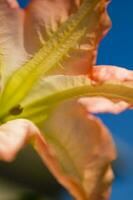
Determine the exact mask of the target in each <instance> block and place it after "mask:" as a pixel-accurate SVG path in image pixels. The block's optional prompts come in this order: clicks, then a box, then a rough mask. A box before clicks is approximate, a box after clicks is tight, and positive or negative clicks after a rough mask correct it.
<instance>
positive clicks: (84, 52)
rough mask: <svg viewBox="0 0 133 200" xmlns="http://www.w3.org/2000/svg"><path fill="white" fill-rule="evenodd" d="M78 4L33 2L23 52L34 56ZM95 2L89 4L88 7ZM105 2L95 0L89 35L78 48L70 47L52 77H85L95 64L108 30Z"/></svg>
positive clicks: (76, 0)
mask: <svg viewBox="0 0 133 200" xmlns="http://www.w3.org/2000/svg"><path fill="white" fill-rule="evenodd" d="M82 2H84V1H81V0H63V1H62V0H54V1H49V0H45V1H42V0H32V1H31V3H30V4H29V6H28V8H26V12H25V15H26V20H25V48H26V49H27V51H28V52H29V53H30V54H33V53H34V52H36V51H37V50H38V49H39V48H40V47H41V46H42V44H44V43H45V41H47V40H48V39H49V37H51V36H52V34H54V33H53V32H54V31H56V30H57V28H58V27H59V26H60V25H61V24H62V23H63V22H64V21H66V20H67V19H68V18H69V17H70V16H71V15H72V14H73V13H75V12H76V11H77V9H78V8H79V5H80V4H81V3H82ZM93 3H94V2H93V1H92V2H91V1H90V4H93ZM106 6H107V1H106V0H98V1H97V3H96V6H95V7H94V8H93V10H92V11H91V14H90V15H89V16H88V22H87V24H88V31H87V33H86V37H85V38H83V39H82V40H81V42H80V44H77V46H76V47H73V50H72V51H71V54H70V55H69V58H67V57H66V59H65V61H63V63H62V66H63V67H62V68H61V67H60V66H59V67H58V69H57V70H54V71H53V73H54V74H55V73H56V74H62V73H63V74H86V73H88V71H89V68H90V67H91V66H92V65H94V64H95V60H96V51H97V47H98V44H99V41H100V40H101V38H102V37H103V36H104V35H105V33H106V32H107V31H108V29H109V27H110V19H109V17H108V15H107V13H106Z"/></svg>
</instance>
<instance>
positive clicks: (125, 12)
mask: <svg viewBox="0 0 133 200" xmlns="http://www.w3.org/2000/svg"><path fill="white" fill-rule="evenodd" d="M26 1H27V0H24V1H23V3H24V2H26ZM20 2H21V3H22V0H20ZM108 10H109V14H110V17H111V19H112V22H113V26H112V29H111V31H110V32H109V34H108V35H107V36H106V37H105V39H104V40H103V41H102V43H101V46H100V49H99V55H98V62H97V63H98V64H110V65H117V66H122V67H126V68H128V69H132V70H133V50H132V48H133V1H131V0H126V1H124V0H123V1H122V0H112V2H111V4H110V6H109V9H108ZM101 117H102V119H103V120H104V122H105V123H106V124H107V125H108V127H109V128H110V130H111V131H112V133H113V137H114V139H115V140H116V143H117V147H118V151H119V152H120V156H119V160H120V157H122V159H123V160H124V164H125V165H126V167H125V175H123V176H122V168H123V165H122V164H121V163H122V162H120V161H119V160H118V161H119V162H118V166H117V165H116V167H115V168H116V170H115V171H116V174H117V175H118V176H117V178H116V181H115V183H114V186H113V194H112V198H111V200H118V199H120V200H125V199H128V200H130V199H133V190H132V188H133V174H132V173H128V172H129V171H132V168H133V129H132V124H133V111H126V112H124V113H122V114H121V115H116V116H113V115H110V114H108V115H102V116H101ZM124 143H125V144H126V145H127V146H128V145H130V146H129V147H127V148H126V147H125V144H124ZM131 174H132V175H131ZM127 175H128V177H127Z"/></svg>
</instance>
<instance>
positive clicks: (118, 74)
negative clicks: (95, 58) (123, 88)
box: [93, 65, 133, 84]
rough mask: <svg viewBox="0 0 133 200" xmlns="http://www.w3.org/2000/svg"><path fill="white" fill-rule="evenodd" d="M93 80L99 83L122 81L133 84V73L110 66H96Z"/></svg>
mask: <svg viewBox="0 0 133 200" xmlns="http://www.w3.org/2000/svg"><path fill="white" fill-rule="evenodd" d="M93 79H94V80H95V81H97V82H106V81H121V82H127V83H130V84H133V71H131V70H128V69H125V68H122V67H116V66H109V65H100V66H94V68H93Z"/></svg>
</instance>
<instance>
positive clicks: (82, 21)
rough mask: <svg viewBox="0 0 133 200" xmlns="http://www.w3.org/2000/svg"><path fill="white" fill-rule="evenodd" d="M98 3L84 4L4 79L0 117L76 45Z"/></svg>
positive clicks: (88, 2) (92, 1) (17, 102)
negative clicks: (40, 47) (31, 56)
mask: <svg viewBox="0 0 133 200" xmlns="http://www.w3.org/2000/svg"><path fill="white" fill-rule="evenodd" d="M98 3H99V0H85V1H84V2H83V4H82V6H81V7H80V8H79V10H78V12H77V13H76V14H74V15H73V16H72V17H70V18H69V20H68V21H67V22H66V23H64V24H63V25H62V26H61V27H60V28H59V30H58V31H57V32H56V33H55V34H54V35H53V36H52V37H51V39H50V40H49V41H48V42H46V43H45V44H44V46H43V47H42V49H41V50H40V51H39V52H38V53H36V55H35V56H34V57H33V58H32V59H31V60H30V61H29V62H27V63H26V64H25V65H23V66H22V67H20V68H19V69H17V70H16V72H14V73H13V74H12V75H11V76H10V77H9V78H8V80H7V82H6V84H5V87H4V89H3V91H2V95H1V99H0V110H1V113H0V116H3V115H6V114H7V113H8V111H9V110H10V109H11V108H12V107H14V106H16V105H17V104H19V102H20V101H21V100H22V99H24V97H25V96H26V95H27V94H28V93H29V91H30V90H31V88H32V87H33V85H35V84H36V82H37V81H38V80H39V79H40V77H41V76H43V75H45V74H46V73H48V72H49V71H50V70H51V69H53V68H55V67H56V66H58V65H59V63H60V62H61V61H62V60H63V59H64V56H66V55H67V53H68V52H70V50H71V48H73V47H74V46H75V45H77V43H78V42H79V41H80V39H82V37H83V36H84V35H85V33H86V31H87V21H88V19H89V16H91V15H92V11H93V10H94V9H95V7H96V5H97V4H98ZM9 99H10V101H9Z"/></svg>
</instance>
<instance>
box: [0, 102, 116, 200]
mask: <svg viewBox="0 0 133 200" xmlns="http://www.w3.org/2000/svg"><path fill="white" fill-rule="evenodd" d="M43 129H44V131H45V134H44V137H42V136H41V134H40V132H39V130H38V129H37V128H36V127H35V126H34V125H33V124H32V122H30V121H28V120H25V119H18V120H13V121H10V122H8V123H6V124H4V125H2V126H1V127H0V158H1V159H3V160H5V161H11V160H12V159H13V158H14V157H15V155H16V153H17V152H18V151H19V150H20V149H21V148H22V147H23V146H24V145H25V144H26V143H27V142H29V141H31V142H32V144H33V145H34V147H35V149H36V150H37V152H38V153H39V155H40V156H41V158H42V160H43V161H44V162H45V164H46V165H47V166H48V167H49V169H50V171H51V172H52V173H53V174H54V176H55V177H56V178H57V180H58V181H59V182H60V183H61V184H62V185H63V186H64V187H66V188H67V189H68V190H69V192H70V193H71V194H72V195H73V196H74V197H75V198H76V199H77V200H89V199H90V200H91V199H93V200H97V199H103V200H106V199H107V198H108V197H109V194H110V185H111V182H112V179H113V173H112V170H111V162H112V160H114V159H115V157H116V152H115V148H114V144H113V142H112V138H111V136H110V135H109V132H108V130H107V129H106V128H105V127H104V126H103V124H102V123H101V122H100V121H99V120H98V119H96V118H95V117H93V116H92V115H88V114H87V113H86V110H85V109H83V107H82V106H80V105H79V104H78V103H77V102H75V101H74V102H72V101H71V102H65V103H62V104H60V106H59V107H58V108H57V109H56V110H55V111H54V112H53V113H51V116H50V118H49V119H48V120H47V122H46V123H45V124H44V128H43ZM46 141H47V142H46Z"/></svg>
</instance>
